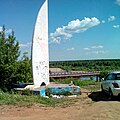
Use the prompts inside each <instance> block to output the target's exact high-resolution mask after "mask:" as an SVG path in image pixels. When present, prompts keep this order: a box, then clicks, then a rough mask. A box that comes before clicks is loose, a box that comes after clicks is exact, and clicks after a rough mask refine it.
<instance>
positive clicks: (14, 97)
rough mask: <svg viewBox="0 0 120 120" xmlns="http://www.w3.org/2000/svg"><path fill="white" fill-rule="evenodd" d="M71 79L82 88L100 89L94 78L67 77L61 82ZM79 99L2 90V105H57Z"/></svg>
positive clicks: (0, 98) (65, 82) (0, 100)
mask: <svg viewBox="0 0 120 120" xmlns="http://www.w3.org/2000/svg"><path fill="white" fill-rule="evenodd" d="M71 81H73V83H74V84H75V85H77V86H80V87H81V88H85V89H89V90H91V91H96V90H98V89H99V86H100V83H99V82H95V81H93V80H73V79H72V78H70V79H65V80H60V81H59V83H64V84H68V83H70V82H71ZM75 101H77V98H64V99H55V98H43V97H40V96H35V95H21V94H10V93H4V92H2V91H0V105H17V106H31V105H34V104H39V105H45V106H52V107H55V106H57V105H60V104H61V105H63V104H64V105H65V104H66V105H67V104H71V103H73V102H75Z"/></svg>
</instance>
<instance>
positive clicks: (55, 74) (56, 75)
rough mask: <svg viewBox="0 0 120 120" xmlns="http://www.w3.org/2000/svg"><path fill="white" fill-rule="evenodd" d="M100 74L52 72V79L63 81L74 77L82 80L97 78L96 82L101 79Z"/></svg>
mask: <svg viewBox="0 0 120 120" xmlns="http://www.w3.org/2000/svg"><path fill="white" fill-rule="evenodd" d="M99 76H100V72H99V71H94V72H91V71H70V72H66V71H65V72H51V73H50V77H52V78H54V79H63V78H68V77H73V78H77V79H80V78H82V77H89V78H92V77H96V80H98V79H99Z"/></svg>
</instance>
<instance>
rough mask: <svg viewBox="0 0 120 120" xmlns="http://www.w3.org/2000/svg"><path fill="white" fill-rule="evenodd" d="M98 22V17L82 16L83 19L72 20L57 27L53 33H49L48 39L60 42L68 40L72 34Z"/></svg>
mask: <svg viewBox="0 0 120 120" xmlns="http://www.w3.org/2000/svg"><path fill="white" fill-rule="evenodd" d="M99 24H100V21H99V19H97V18H96V17H93V18H86V17H85V18H84V19H83V20H81V21H80V20H79V19H76V20H73V21H70V22H69V23H68V25H67V26H63V27H58V28H57V29H56V31H55V32H54V33H51V34H50V40H51V42H53V43H60V42H61V40H69V39H70V38H71V37H72V36H73V34H75V33H80V32H84V31H86V30H88V29H89V28H92V27H94V26H97V25H99Z"/></svg>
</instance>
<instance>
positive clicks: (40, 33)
mask: <svg viewBox="0 0 120 120" xmlns="http://www.w3.org/2000/svg"><path fill="white" fill-rule="evenodd" d="M32 71H33V82H34V85H35V86H40V85H41V84H42V83H45V84H46V85H48V84H49V54H48V0H45V2H44V3H43V5H42V7H41V8H40V11H39V13H38V16H37V20H36V24H35V29H34V34H33V43H32Z"/></svg>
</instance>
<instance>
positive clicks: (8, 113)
mask: <svg viewBox="0 0 120 120" xmlns="http://www.w3.org/2000/svg"><path fill="white" fill-rule="evenodd" d="M79 99H80V100H78V102H75V103H74V104H72V105H70V106H67V107H64V106H59V107H55V108H53V107H41V106H38V105H34V106H30V107H18V106H11V105H9V106H0V120H120V102H119V98H115V99H113V100H110V99H109V97H108V96H107V95H106V94H103V93H101V92H100V91H98V92H93V93H90V92H89V91H87V90H82V95H81V96H79Z"/></svg>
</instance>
